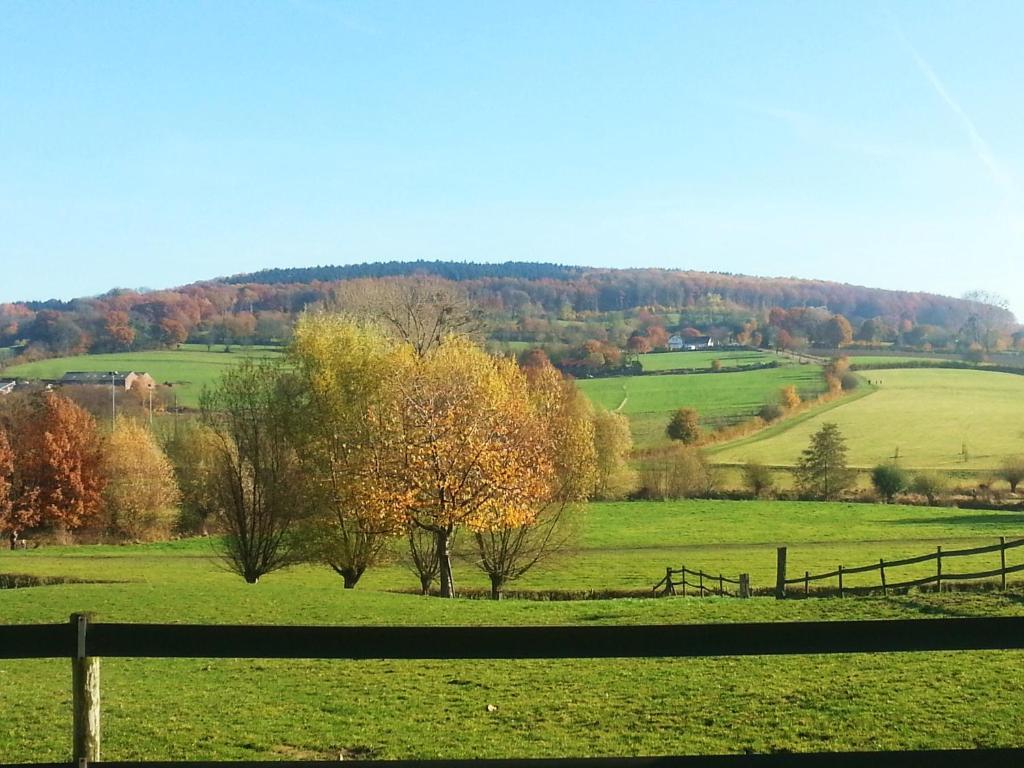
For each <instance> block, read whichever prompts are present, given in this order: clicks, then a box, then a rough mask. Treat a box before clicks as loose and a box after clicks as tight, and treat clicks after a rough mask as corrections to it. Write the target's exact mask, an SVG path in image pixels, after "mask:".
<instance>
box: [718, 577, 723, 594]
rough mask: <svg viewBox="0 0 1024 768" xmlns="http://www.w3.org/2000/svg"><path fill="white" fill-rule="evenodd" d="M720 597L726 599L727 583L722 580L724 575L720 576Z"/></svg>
mask: <svg viewBox="0 0 1024 768" xmlns="http://www.w3.org/2000/svg"><path fill="white" fill-rule="evenodd" d="M718 595H719V597H725V581H723V579H722V574H718Z"/></svg>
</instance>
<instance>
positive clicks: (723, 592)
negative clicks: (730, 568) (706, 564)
mask: <svg viewBox="0 0 1024 768" xmlns="http://www.w3.org/2000/svg"><path fill="white" fill-rule="evenodd" d="M677 575H678V576H682V577H683V578H682V579H680V580H679V581H675V580H674V579H673V578H672V577H673V576H677ZM687 575H689V576H696V577H697V583H696V584H695V583H693V582H692V581H687V580H686V577H687ZM704 579H707V580H708V582H709V583H710V584H711V585H712V586H710V587H709V586H705V584H704ZM716 582H717V583H718V587H717V588H716V587H715V586H714V584H715V583H716ZM726 584H732V585H734V586H735V587H736V589H734V590H731V591H730V590H727V589H726V587H725V585H726ZM659 587H664V589H662V591H661V595H662V597H664V596H666V595H674V594H675V593H676V587H682V589H683V597H686V588H687V587H690V588H691V589H695V590H697V594H698V595H699V596H700V597H704V595H705V593H706V594H709V595H718V596H719V597H743V598H746V597H750V574H749V573H741V574H740V575H739V577H738V578H735V579H730V578H727V577H726V576H723V575H722V574H718V575H717V576H715V575H712V574H710V573H704V571H692V570H690V569H689V568H687V567H686V566H685V565H681V566H679V568H673V567H672V566H669V567H668V568H666V569H665V577H664V578H663V579H662V580H661V581H659V582H658V583H657V584H655V585H654V586H653V587H651V591H652V592H657V591H658V588H659Z"/></svg>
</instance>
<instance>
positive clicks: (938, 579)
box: [935, 547, 942, 592]
mask: <svg viewBox="0 0 1024 768" xmlns="http://www.w3.org/2000/svg"><path fill="white" fill-rule="evenodd" d="M935 554H936V557H935V590H936V591H937V592H941V591H942V547H937V548H936V550H935Z"/></svg>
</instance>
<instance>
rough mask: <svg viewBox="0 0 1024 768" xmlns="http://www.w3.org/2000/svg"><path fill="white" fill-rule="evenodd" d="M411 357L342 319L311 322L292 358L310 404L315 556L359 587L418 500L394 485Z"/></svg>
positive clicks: (300, 329) (307, 539) (307, 451)
mask: <svg viewBox="0 0 1024 768" xmlns="http://www.w3.org/2000/svg"><path fill="white" fill-rule="evenodd" d="M409 358H410V352H409V350H408V349H406V348H405V347H402V346H400V345H397V344H395V343H394V342H392V341H390V340H389V339H387V338H385V336H384V335H383V334H382V333H380V332H379V331H377V330H376V329H374V328H372V327H370V326H367V325H365V324H360V323H356V322H354V321H352V320H350V319H347V318H345V317H343V316H341V315H336V314H326V313H315V314H307V315H304V316H303V317H302V318H301V319H300V320H299V322H298V324H297V325H296V328H295V337H294V341H293V343H292V348H291V360H292V362H293V363H294V366H295V370H296V371H297V373H298V376H299V378H300V380H301V384H302V390H303V393H304V398H305V402H303V403H302V405H301V408H300V409H299V410H300V412H301V413H302V414H303V419H302V428H301V429H300V433H301V435H302V449H301V451H300V455H301V457H302V462H303V466H304V468H305V474H306V477H307V479H308V481H309V482H310V484H311V486H312V487H311V493H310V497H311V499H312V500H313V509H314V511H313V512H312V514H311V515H310V516H309V517H308V518H307V519H306V520H305V524H304V526H303V530H304V536H303V539H304V544H305V550H306V556H307V557H309V558H310V559H312V560H316V561H319V562H323V563H326V564H327V565H329V566H330V567H331V568H332V569H333V570H334V571H335V572H336V573H337V574H338V575H340V576H341V577H342V578H343V579H344V585H345V588H346V589H351V588H353V587H355V585H356V583H357V582H358V581H359V579H360V577H361V576H362V575H363V573H364V571H365V570H366V569H367V568H368V567H370V566H371V565H373V564H374V563H376V562H378V561H379V560H380V559H381V558H382V556H383V555H384V553H385V549H386V544H387V542H388V540H389V539H390V538H391V537H393V536H395V535H397V534H399V533H401V532H402V531H403V530H404V525H405V517H404V514H405V507H406V504H407V501H408V498H409V494H408V492H407V490H406V489H405V488H403V487H402V484H401V483H396V482H394V478H395V477H396V473H395V471H394V468H395V466H396V465H397V463H398V462H399V461H400V458H401V455H402V453H403V450H402V449H403V446H402V445H401V443H400V440H401V434H400V430H399V424H400V421H399V410H398V408H397V403H398V381H397V377H398V376H399V375H400V374H401V373H402V372H403V371H404V370H405V369H406V368H407V362H408V360H409Z"/></svg>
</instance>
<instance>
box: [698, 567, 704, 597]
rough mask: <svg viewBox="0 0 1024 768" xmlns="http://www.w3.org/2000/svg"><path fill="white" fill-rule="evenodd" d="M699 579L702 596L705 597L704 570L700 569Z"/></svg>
mask: <svg viewBox="0 0 1024 768" xmlns="http://www.w3.org/2000/svg"><path fill="white" fill-rule="evenodd" d="M697 579H698V580H699V581H700V596H701V597H704V571H699V572H698V576H697Z"/></svg>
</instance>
